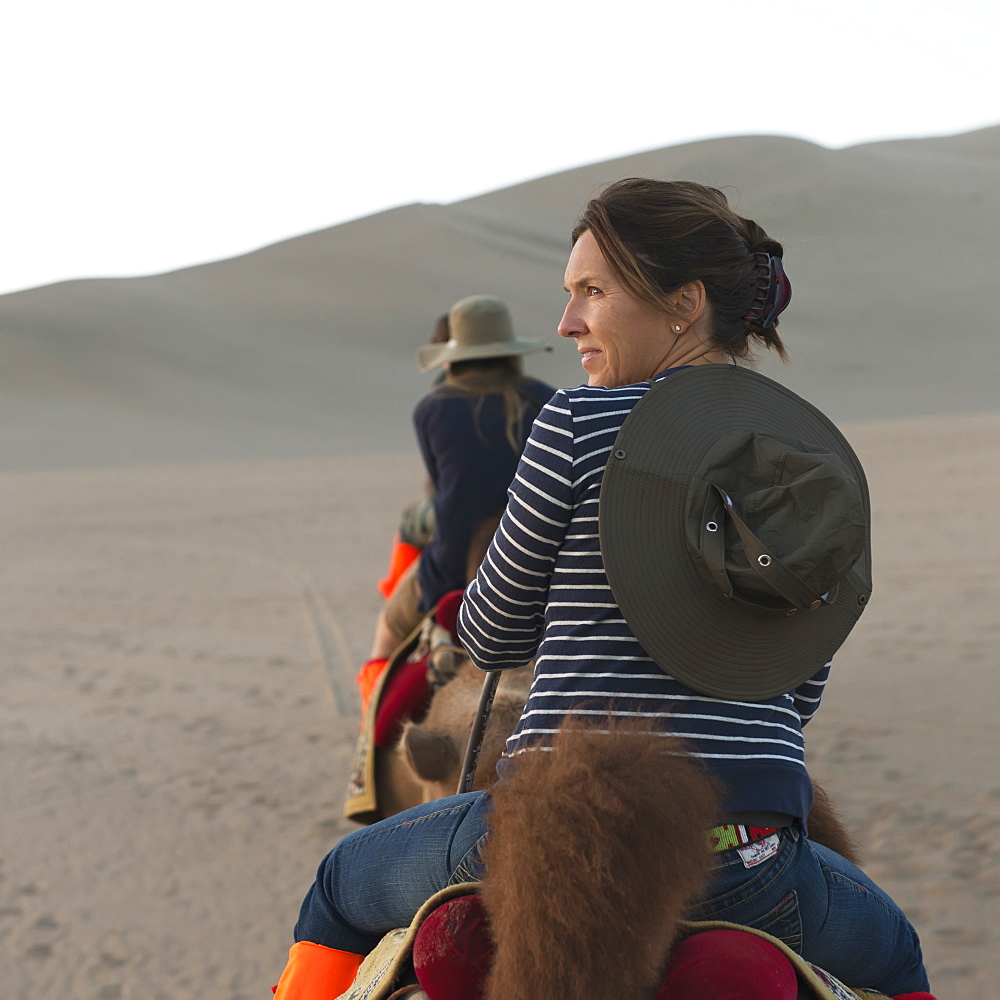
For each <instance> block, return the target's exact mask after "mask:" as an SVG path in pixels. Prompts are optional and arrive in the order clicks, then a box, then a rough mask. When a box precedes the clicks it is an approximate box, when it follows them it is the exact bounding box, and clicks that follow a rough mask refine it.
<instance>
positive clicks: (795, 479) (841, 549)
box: [686, 431, 868, 610]
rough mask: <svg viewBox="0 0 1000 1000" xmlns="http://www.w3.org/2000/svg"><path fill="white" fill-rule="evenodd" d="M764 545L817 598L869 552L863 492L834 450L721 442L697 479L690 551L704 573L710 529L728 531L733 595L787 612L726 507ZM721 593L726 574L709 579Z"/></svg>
mask: <svg viewBox="0 0 1000 1000" xmlns="http://www.w3.org/2000/svg"><path fill="white" fill-rule="evenodd" d="M723 496H725V497H727V498H728V499H729V500H730V501H731V503H732V508H731V510H732V513H735V515H736V516H737V517H741V518H742V520H743V521H744V522H745V524H746V525H747V526H748V527H749V529H750V531H751V532H752V533H753V535H754V536H755V537H756V539H757V540H758V541H759V542H760V543H761V546H762V547H763V548H765V549H766V550H768V552H769V553H773V555H774V557H775V558H776V559H778V560H780V561H781V563H782V564H783V565H784V566H786V567H787V568H788V569H789V570H791V571H792V572H793V573H794V574H795V575H796V576H797V577H798V578H799V579H800V580H801V581H803V582H804V583H805V584H806V585H807V587H808V588H809V589H810V590H811V591H812V592H813V594H814V595H816V596H817V597H820V596H822V595H825V594H827V593H830V592H831V591H834V590H835V588H836V586H837V584H838V583H840V581H841V580H842V579H843V578H844V577H845V576H846V575H847V574H848V573H849V572H850V571H851V570H852V569H853V567H854V565H855V564H856V563H857V561H858V559H860V558H861V556H862V554H863V553H864V550H865V544H866V541H867V537H868V527H867V516H866V513H865V508H864V500H863V496H862V491H861V487H860V485H859V484H858V482H857V481H856V479H855V477H854V476H853V475H852V474H851V472H850V470H849V469H848V468H847V466H846V465H845V464H844V462H843V461H842V460H841V458H840V456H838V455H837V454H835V453H833V452H832V451H830V450H829V449H827V448H825V447H822V446H817V445H811V444H809V443H806V442H801V441H797V440H793V439H792V438H790V437H782V438H776V437H772V436H770V435H767V434H756V433H754V432H752V431H738V432H735V433H731V434H726V435H724V436H723V437H721V438H720V439H719V440H718V441H716V443H715V444H714V445H713V446H712V448H711V449H710V450H709V452H708V453H707V455H706V456H705V458H704V460H703V462H702V465H701V467H700V468H699V469H698V470H697V472H696V473H695V475H694V477H693V478H692V482H691V486H690V489H689V491H688V501H687V512H686V516H687V535H688V547H689V549H690V551H691V555H692V557H693V558H694V560H695V564H696V565H698V566H699V567H702V568H704V567H705V555H706V554H705V552H704V549H703V541H704V539H705V538H706V534H705V524H704V523H703V522H706V521H707V520H708V519H714V520H715V522H716V523H717V524H718V525H719V528H720V529H721V530H722V532H723V539H724V551H725V572H724V578H725V579H726V580H727V581H728V583H727V586H731V588H732V591H731V593H726V594H724V596H726V597H729V596H737V597H742V598H744V599H746V600H747V601H748V602H749V603H751V604H758V605H759V606H760V607H762V608H763V607H768V606H772V607H774V608H776V609H782V610H788V600H787V598H784V597H783V595H782V594H781V593H780V591H777V590H775V588H774V584H773V583H772V582H770V581H769V580H768V575H769V574H768V573H765V572H761V567H760V566H758V565H757V555H758V553H756V552H755V553H754V555H753V557H752V558H750V557H748V554H747V552H746V544H745V541H744V539H743V538H741V537H740V534H739V532H738V531H736V530H734V526H733V524H732V520H731V517H730V516H727V505H726V503H725V502H724V500H723V499H722V497H723ZM704 575H705V578H706V582H708V583H709V585H711V586H713V587H718V580H719V575H718V574H713V573H711V572H709V573H706V574H704Z"/></svg>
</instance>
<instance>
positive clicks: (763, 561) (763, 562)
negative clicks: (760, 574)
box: [757, 553, 771, 568]
mask: <svg viewBox="0 0 1000 1000" xmlns="http://www.w3.org/2000/svg"><path fill="white" fill-rule="evenodd" d="M757 563H758V565H760V566H763V567H765V568H767V567H768V566H770V565H771V557H770V556H769V555H768V554H767V553H764V555H761V556H757Z"/></svg>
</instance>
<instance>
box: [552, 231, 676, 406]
mask: <svg viewBox="0 0 1000 1000" xmlns="http://www.w3.org/2000/svg"><path fill="white" fill-rule="evenodd" d="M566 291H567V292H569V303H568V304H567V306H566V311H565V312H564V313H563V317H562V320H561V322H560V323H559V335H560V336H562V337H571V338H573V340H575V341H576V349H577V351H578V352H579V354H580V356H581V363H582V364H583V367H584V369H585V370H586V372H587V376H588V385H603V386H608V387H612V388H613V387H615V386H620V385H629V384H631V383H632V382H642V381H645V380H646V379H649V378H652V377H653V376H654V375H655V374H656V373H657V372H659V371H663V369H664V368H667V367H669V363H668V362H667V355H668V354H669V353H670V351H671V348H672V347H673V346H674V344H675V342H676V341H677V335H676V333H674V332H673V331H672V330H671V320H670V317H669V316H666V315H665V314H664V313H662V312H659V311H658V310H656V309H654V308H653V307H652V306H650V305H647V304H646V303H645V302H641V301H640V300H639V299H637V298H635V296H633V295H631V294H630V293H629V292H627V291H625V289H624V288H623V287H622V285H621V282H619V281H618V280H617V279H616V278H615V276H614V274H613V272H612V270H611V268H610V267H609V265H608V262H607V261H606V260H605V259H604V255H603V254H602V253H601V251H600V248H599V247H598V245H597V240H595V239H594V237H593V234H592V233H591V232H590V231H589V230H588V231H587V232H585V233H584V234H583V235H582V236H581V237H580V238H579V239H578V240H577V241H576V245H575V246H574V247H573V251H572V253H571V254H570V255H569V263H568V264H567V265H566Z"/></svg>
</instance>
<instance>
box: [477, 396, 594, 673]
mask: <svg viewBox="0 0 1000 1000" xmlns="http://www.w3.org/2000/svg"><path fill="white" fill-rule="evenodd" d="M572 422H573V420H572V412H571V410H570V405H569V401H568V400H567V399H566V396H565V393H564V392H563V391H560V392H557V393H556V394H555V396H553V397H552V399H551V400H550V401H549V402H548V403H547V404H546V405H545V407H544V408H543V409H542V411H541V412H540V413H539V415H538V417H537V419H536V420H535V424H534V426H533V428H532V430H531V434H530V436H529V438H528V442H527V444H526V445H525V448H524V453H523V455H522V456H521V461H520V464H519V465H518V468H517V472H516V474H515V476H514V481H513V482H512V483H511V487H510V490H509V493H508V502H507V509H506V511H505V512H504V515H503V518H502V520H501V522H500V527H499V529H498V530H497V533H496V535H495V537H494V539H493V542H492V544H491V545H490V548H489V551H488V552H487V554H486V558H485V559H484V560H483V564H482V566H481V567H480V569H479V573H478V574H477V576H476V579H475V580H474V581H473V582H472V583H471V584H470V585H469V588H468V589H467V590H466V592H465V599H464V601H463V602H462V609H461V612H460V615H459V635H460V637H461V640H462V643H463V645H464V646H465V649H466V651H467V652H468V653H469V656H470V657H471V658H472V660H473V662H475V663H476V664H477V665H478V666H480V667H481V668H482V669H484V670H500V669H504V668H508V667H519V666H522V665H523V664H525V663H527V662H528V661H529V660H531V659H533V658H534V656H535V652H536V650H537V649H538V644H539V642H540V641H541V638H542V631H543V628H544V624H545V608H546V604H547V602H548V596H549V586H550V584H551V581H552V573H553V568H554V566H555V561H556V556H557V555H558V553H559V550H560V548H561V547H562V544H563V539H564V538H565V536H566V529H567V527H568V525H569V523H570V520H571V518H572V514H573V505H574V500H573V492H574V491H573V432H572Z"/></svg>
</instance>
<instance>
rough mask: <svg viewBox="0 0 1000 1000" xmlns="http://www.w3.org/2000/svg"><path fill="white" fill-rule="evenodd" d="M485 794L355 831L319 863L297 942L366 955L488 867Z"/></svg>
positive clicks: (471, 794) (443, 801) (452, 799)
mask: <svg viewBox="0 0 1000 1000" xmlns="http://www.w3.org/2000/svg"><path fill="white" fill-rule="evenodd" d="M489 806H490V798H489V795H488V794H487V793H486V792H466V793H465V794H464V795H452V796H451V797H449V798H446V799H436V800H435V801H434V802H427V803H425V804H424V805H421V806H415V807H414V808H413V809H407V810H406V811H405V812H401V813H398V814H397V815H395V816H390V817H389V818H388V819H384V820H382V821H381V822H379V823H373V824H372V825H371V826H368V827H364V828H363V829H361V830H355V831H354V832H353V833H350V834H348V835H347V836H346V837H345V838H344V839H343V840H342V841H341V842H340V843H339V844H337V846H336V847H334V849H333V850H332V851H330V853H329V854H328V855H327V856H326V857H325V858H324V859H323V861H322V862H321V863H320V866H319V870H318V871H317V872H316V881H315V882H314V883H313V886H312V888H311V889H310V890H309V892H308V894H307V895H306V898H305V900H304V901H303V903H302V909H301V910H300V912H299V922H298V923H297V924H296V925H295V940H296V941H314V942H315V943H316V944H324V945H326V946H327V947H328V948H339V949H340V950H341V951H350V952H354V953H355V954H358V955H365V954H367V953H368V952H369V951H371V950H372V948H374V947H375V945H376V944H378V942H379V941H380V940H381V939H382V936H383V935H384V934H385V933H386V932H387V931H390V930H392V929H393V928H394V927H406V926H408V925H409V923H410V921H411V920H412V919H413V917H414V916H415V914H416V912H417V910H419V909H420V907H421V906H422V905H423V904H424V903H425V902H426V901H427V900H428V899H429V898H430V897H431V896H433V895H434V893H435V892H438V891H440V890H441V889H443V888H444V887H445V886H447V885H450V884H452V883H454V882H478V881H479V880H480V879H481V878H482V877H483V873H484V871H485V870H486V869H485V866H484V865H483V862H482V852H483V848H484V847H485V846H486V815H487V813H488V811H489Z"/></svg>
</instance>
